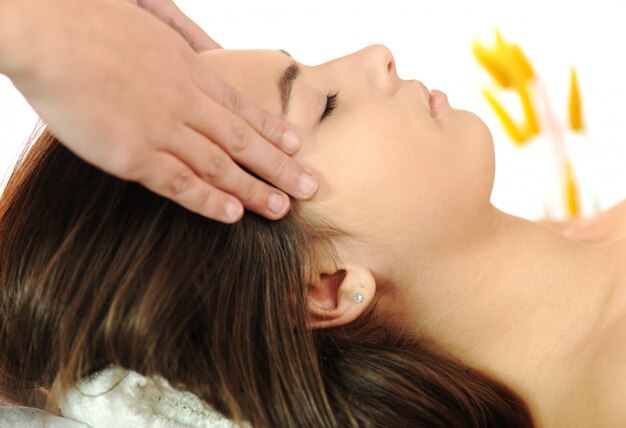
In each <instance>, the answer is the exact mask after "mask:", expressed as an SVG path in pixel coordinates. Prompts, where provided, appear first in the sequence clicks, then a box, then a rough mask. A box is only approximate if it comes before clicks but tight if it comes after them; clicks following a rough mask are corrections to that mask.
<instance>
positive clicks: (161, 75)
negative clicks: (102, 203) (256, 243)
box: [0, 0, 317, 223]
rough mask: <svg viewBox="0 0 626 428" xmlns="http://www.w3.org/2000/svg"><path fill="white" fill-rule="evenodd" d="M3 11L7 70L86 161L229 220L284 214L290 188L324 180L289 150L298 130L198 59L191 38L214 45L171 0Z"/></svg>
mask: <svg viewBox="0 0 626 428" xmlns="http://www.w3.org/2000/svg"><path fill="white" fill-rule="evenodd" d="M133 3H135V4H133ZM138 6H139V7H138ZM0 10H1V11H2V13H0V73H1V74H6V75H7V76H8V77H9V78H10V79H11V81H12V83H13V84H14V85H15V87H16V88H17V89H18V90H19V91H20V93H21V94H22V95H23V96H24V97H25V98H26V100H27V101H28V102H29V104H30V105H31V107H33V109H34V110H35V111H36V112H37V113H38V114H39V115H40V117H41V118H42V119H43V120H44V122H45V123H46V125H47V127H48V129H49V130H51V131H52V132H53V133H54V135H55V136H56V137H58V138H59V140H60V141H61V142H62V143H63V144H64V145H65V146H66V147H67V148H68V149H69V150H71V151H72V152H73V153H74V154H76V155H77V156H79V157H81V158H82V159H83V160H84V161H86V162H89V163H91V164H92V165H94V166H96V167H98V168H100V169H102V170H103V171H105V172H108V173H109V174H112V175H115V176H117V177H119V178H122V179H125V180H131V181H136V182H138V183H140V184H142V185H143V186H145V187H146V188H148V189H150V190H152V191H153V192H155V193H157V194H159V195H161V196H163V197H166V198H168V199H171V200H172V201H174V202H176V203H178V204H180V205H181V206H183V207H185V208H187V209H189V210H190V211H193V212H196V213H198V214H200V215H204V216H206V217H209V218H212V219H215V220H218V221H222V222H225V223H233V222H236V221H238V220H239V219H240V218H241V217H242V215H243V212H244V207H245V208H247V209H249V210H251V211H255V212H257V213H259V214H260V215H263V216H265V217H267V218H270V219H278V218H281V217H282V216H284V215H285V214H286V213H287V211H288V209H289V202H290V199H289V198H288V197H287V194H289V195H291V196H293V197H295V198H299V199H305V198H308V197H310V196H312V195H313V194H314V193H315V190H316V189H317V179H316V177H315V176H314V175H312V174H311V173H310V171H307V170H306V169H305V168H303V167H302V166H301V165H299V164H298V163H297V162H296V161H295V160H294V159H293V158H292V157H291V156H289V154H292V153H294V152H295V151H297V150H298V147H299V144H300V140H299V136H298V134H297V132H296V130H295V129H293V127H292V126H290V125H288V124H287V123H285V122H284V121H283V120H281V119H280V118H277V117H275V116H272V115H270V114H269V113H268V112H266V111H264V110H262V109H260V108H259V107H258V106H256V105H255V104H253V103H251V102H250V101H249V100H248V99H247V98H245V97H243V96H242V95H241V93H239V92H238V91H237V90H235V89H234V88H232V87H231V86H229V85H227V84H225V83H224V82H223V81H222V80H221V79H220V78H219V77H218V76H217V75H216V74H215V73H214V72H213V70H211V69H210V67H207V66H206V64H205V63H204V62H202V61H201V60H200V59H199V57H198V55H197V54H196V52H195V51H194V50H193V48H192V46H193V47H195V48H213V47H215V45H216V44H215V43H214V42H213V41H212V40H211V39H210V38H209V37H208V36H206V35H205V34H204V33H203V32H202V30H201V29H200V28H199V27H198V26H197V25H195V24H194V23H193V22H192V21H190V20H189V19H188V18H187V17H186V16H184V14H182V12H181V11H180V10H179V9H178V8H177V7H176V6H175V4H174V3H173V2H172V1H171V0H136V1H132V0H128V1H123V0H89V1H88V2H85V1H83V0H55V1H53V2H50V1H43V0H20V1H13V0H0ZM76 17H80V19H76ZM157 18H158V19H157ZM164 22H165V23H164ZM111 23H115V27H114V28H113V27H112V26H111ZM166 24H169V25H166ZM161 60H163V61H165V63H167V66H164V67H155V66H154V64H155V63H157V62H158V61H161ZM248 171H249V172H248ZM255 175H256V176H257V177H255ZM279 189H282V190H279Z"/></svg>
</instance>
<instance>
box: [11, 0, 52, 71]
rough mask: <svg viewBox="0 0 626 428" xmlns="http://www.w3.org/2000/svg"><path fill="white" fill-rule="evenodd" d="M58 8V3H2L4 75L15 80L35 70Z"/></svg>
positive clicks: (24, 0) (22, 0) (39, 0)
mask: <svg viewBox="0 0 626 428" xmlns="http://www.w3.org/2000/svg"><path fill="white" fill-rule="evenodd" d="M54 8H57V1H56V0H55V1H51V0H43V1H42V0H0V12H1V13H0V73H1V74H5V75H6V76H8V77H9V78H10V79H11V80H14V79H17V78H21V77H25V76H27V75H28V74H30V73H31V72H32V71H33V70H35V68H36V65H37V63H38V58H39V56H40V54H41V52H40V50H41V49H40V48H41V46H42V44H43V43H45V42H46V39H49V38H50V37H51V35H50V31H46V28H47V27H49V26H50V25H51V23H50V20H51V19H54V18H53V17H51V16H49V15H51V14H50V13H49V12H52V10H53V9H54ZM48 18H49V19H48Z"/></svg>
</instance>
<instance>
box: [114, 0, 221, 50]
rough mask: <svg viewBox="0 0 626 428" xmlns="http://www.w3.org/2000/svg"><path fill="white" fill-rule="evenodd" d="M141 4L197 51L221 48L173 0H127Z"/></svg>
mask: <svg viewBox="0 0 626 428" xmlns="http://www.w3.org/2000/svg"><path fill="white" fill-rule="evenodd" d="M126 1H128V2H130V3H132V4H134V5H137V6H140V7H142V8H144V9H145V10H147V11H148V12H150V13H152V14H153V15H154V16H156V17H157V18H159V19H160V20H161V21H163V22H165V23H166V24H167V25H169V26H170V27H172V28H173V29H175V30H176V31H178V32H179V33H180V35H181V36H183V37H184V38H185V39H186V40H187V42H188V43H189V44H190V45H191V47H192V48H194V49H195V50H196V51H197V52H201V51H208V50H211V49H218V48H221V46H220V45H219V44H217V43H216V42H215V40H213V39H212V38H210V37H209V35H208V34H207V33H205V32H204V31H203V30H202V28H200V27H199V26H198V25H197V24H196V23H195V22H193V21H192V20H191V19H189V17H187V15H185V14H184V13H183V12H182V11H181V10H180V9H179V8H178V6H176V4H175V3H174V1H173V0H126Z"/></svg>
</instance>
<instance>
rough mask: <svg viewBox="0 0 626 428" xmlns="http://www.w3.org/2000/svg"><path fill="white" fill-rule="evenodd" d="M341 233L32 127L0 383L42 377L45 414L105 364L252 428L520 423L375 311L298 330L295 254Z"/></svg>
mask: <svg viewBox="0 0 626 428" xmlns="http://www.w3.org/2000/svg"><path fill="white" fill-rule="evenodd" d="M340 235H341V231H339V230H336V229H335V228H333V227H332V226H331V225H330V223H329V222H324V221H323V220H322V219H317V220H316V221H307V220H305V219H304V216H303V215H302V214H301V211H300V210H299V208H298V204H297V203H296V201H293V204H292V209H291V211H290V213H289V214H288V215H287V216H286V217H285V218H283V219H281V220H279V221H270V220H267V219H264V218H262V217H260V216H258V215H255V214H254V213H250V212H247V213H246V214H245V216H244V218H243V219H242V220H241V221H240V222H238V223H236V224H234V225H226V224H221V223H218V222H215V221H211V220H209V219H207V218H204V217H202V216H200V215H198V214H195V213H193V212H191V211H188V210H186V209H184V208H182V207H180V206H178V205H177V204H175V203H173V202H172V201H169V200H167V199H165V198H163V197H160V196H158V195H156V194H153V193H152V192H150V191H148V190H147V189H145V188H144V187H143V186H141V185H140V184H138V183H135V182H131V181H125V180H122V179H119V178H117V177H114V176H112V175H109V174H107V173H105V172H103V171H102V170H100V169H98V168H96V167H94V166H92V165H90V164H88V163H86V162H84V161H83V160H82V159H80V158H79V157H77V156H76V155H74V154H73V153H72V152H71V151H69V150H68V149H67V148H65V147H64V146H63V145H62V144H60V143H59V141H58V140H57V139H56V138H55V137H54V136H53V135H52V134H51V133H49V132H48V131H44V132H43V133H42V134H41V135H40V136H39V138H38V139H37V140H36V141H35V142H34V144H32V148H30V149H29V150H25V151H24V152H23V153H22V156H21V157H20V159H19V160H18V163H17V166H16V167H15V169H14V171H13V173H12V175H11V177H10V179H9V181H8V183H7V186H6V189H5V191H4V194H3V196H2V198H1V199H0V384H2V385H4V387H5V388H7V390H10V391H29V390H36V389H37V388H40V387H48V388H51V392H50V394H49V396H48V397H47V403H46V409H48V410H50V411H58V410H57V407H56V405H57V402H58V401H57V400H58V399H59V398H60V397H62V395H63V394H64V393H65V392H66V391H67V389H68V388H70V387H71V386H72V385H74V384H76V383H77V382H79V381H80V380H81V379H83V378H84V377H86V376H89V375H90V374H92V373H94V372H96V371H98V370H99V369H102V368H105V367H107V366H109V365H118V366H122V367H125V368H128V369H131V370H135V371H137V372H139V373H141V374H143V375H145V376H153V375H159V376H162V377H163V378H165V379H167V380H168V381H169V382H170V383H171V384H172V385H173V386H175V387H177V388H179V389H181V390H187V391H190V392H193V393H195V394H196V395H198V396H199V397H200V398H201V399H203V400H205V401H206V402H207V403H208V404H210V405H211V406H213V407H214V408H215V409H216V410H218V411H219V412H221V413H223V414H224V415H226V416H227V417H230V418H232V419H233V420H235V421H237V422H240V423H241V422H243V421H246V422H249V423H250V424H251V425H252V426H253V427H255V428H261V427H311V428H319V427H392V426H394V427H396V426H397V427H489V426H493V427H504V426H506V427H530V426H532V419H531V416H530V413H529V411H528V409H527V407H526V405H525V404H524V403H523V401H522V400H521V399H520V398H519V397H518V396H517V395H515V393H513V392H512V391H511V390H510V389H508V388H507V387H505V386H504V385H502V384H500V383H498V382H496V381H494V380H492V379H490V378H488V377H487V376H486V375H484V374H482V373H479V372H477V371H474V370H472V369H471V368H469V367H467V366H466V365H464V364H462V363H461V362H459V361H457V360H455V359H453V358H452V357H451V356H449V355H447V354H446V353H445V352H442V351H441V350H438V349H437V347H436V346H434V344H432V343H429V342H428V341H426V340H421V339H418V338H415V337H412V336H410V335H408V334H403V333H400V332H398V331H395V330H394V329H392V328H391V327H389V326H386V325H385V323H384V320H383V319H381V317H379V316H377V315H376V310H375V309H374V310H371V311H369V312H368V313H366V314H364V315H362V316H361V317H360V318H359V319H358V320H357V321H355V322H353V323H350V324H349V325H346V326H344V327H341V328H333V329H326V330H314V331H312V330H310V329H308V328H307V327H306V320H307V312H306V301H307V282H306V278H307V277H308V275H309V274H310V272H308V271H307V270H306V269H305V266H313V265H314V263H315V257H314V256H313V254H314V248H316V249H318V248H320V245H319V244H323V245H321V248H323V249H324V251H327V252H331V253H332V251H333V247H332V239H335V238H337V237H338V236H340ZM16 394H17V392H16Z"/></svg>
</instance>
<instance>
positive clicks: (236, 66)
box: [200, 49, 293, 114]
mask: <svg viewBox="0 0 626 428" xmlns="http://www.w3.org/2000/svg"><path fill="white" fill-rule="evenodd" d="M200 56H201V58H202V60H203V61H204V62H205V63H206V64H207V65H209V66H210V67H211V69H213V70H214V71H215V72H216V73H217V74H218V75H219V76H220V77H221V78H222V79H224V81H226V82H227V83H229V84H230V85H232V86H234V87H235V88H237V89H238V90H239V91H240V92H241V93H242V94H243V95H244V96H245V97H246V98H248V99H249V100H250V101H252V102H254V103H255V104H257V105H259V106H260V107H262V108H264V109H265V110H268V111H270V112H272V113H274V114H280V110H281V102H280V87H279V83H278V82H279V79H280V76H281V74H282V73H283V71H285V69H286V68H287V67H289V65H291V64H292V63H293V60H292V59H291V58H289V57H288V56H287V55H285V54H283V53H280V52H278V51H272V50H224V49H214V50H210V51H206V52H203V53H201V54H200Z"/></svg>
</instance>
